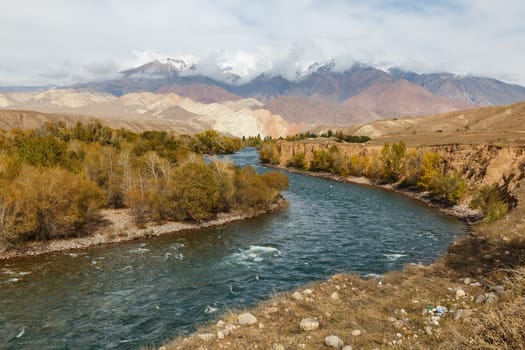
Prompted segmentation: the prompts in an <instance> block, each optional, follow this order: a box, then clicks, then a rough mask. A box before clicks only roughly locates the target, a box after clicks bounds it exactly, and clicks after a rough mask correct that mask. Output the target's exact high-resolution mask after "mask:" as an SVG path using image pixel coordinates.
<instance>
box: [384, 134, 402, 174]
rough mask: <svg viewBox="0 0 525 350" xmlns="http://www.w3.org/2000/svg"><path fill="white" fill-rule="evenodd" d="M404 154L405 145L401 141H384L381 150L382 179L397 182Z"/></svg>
mask: <svg viewBox="0 0 525 350" xmlns="http://www.w3.org/2000/svg"><path fill="white" fill-rule="evenodd" d="M405 155H406V145H405V143H404V142H403V141H399V142H398V143H394V144H392V146H390V145H389V144H388V143H386V144H385V145H384V146H383V149H382V150H381V162H382V163H383V171H382V176H381V177H382V179H383V181H385V182H387V183H393V182H397V181H398V180H399V178H400V175H401V173H402V171H403V161H404V158H405Z"/></svg>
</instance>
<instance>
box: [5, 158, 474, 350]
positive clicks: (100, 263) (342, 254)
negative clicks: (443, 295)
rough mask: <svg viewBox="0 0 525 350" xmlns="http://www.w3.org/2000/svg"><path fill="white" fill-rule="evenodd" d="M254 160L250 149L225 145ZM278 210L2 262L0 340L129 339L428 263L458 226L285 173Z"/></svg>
mask: <svg viewBox="0 0 525 350" xmlns="http://www.w3.org/2000/svg"><path fill="white" fill-rule="evenodd" d="M231 158H232V160H233V161H234V162H235V163H236V164H240V165H254V166H257V167H258V170H259V171H267V169H265V168H263V167H261V166H260V164H259V162H258V160H257V153H256V151H255V150H254V149H245V150H242V151H240V152H238V153H237V154H235V155H233V156H232V157H231ZM288 175H289V177H290V189H289V190H288V191H286V192H284V196H285V198H286V199H287V200H288V201H289V202H290V207H289V208H288V209H287V210H286V211H283V212H278V213H273V214H268V215H265V216H263V217H260V218H255V219H250V220H247V221H244V222H239V223H234V224H230V225H228V226H225V227H220V228H214V229H207V230H202V231H195V232H188V233H182V234H180V233H179V234H174V235H166V236H162V237H156V238H148V239H144V240H143V241H140V242H128V243H122V244H116V245H107V246H101V247H95V248H92V249H88V250H82V251H71V252H59V253H54V254H48V255H44V256H37V257H30V258H23V259H16V260H11V261H9V262H0V349H137V348H139V347H141V346H148V345H158V344H161V343H162V342H163V341H166V340H168V339H170V338H174V337H176V336H177V335H180V334H183V333H187V332H192V331H194V330H195V327H196V326H197V325H199V324H202V323H204V322H206V321H209V320H210V319H213V318H216V317H219V316H220V315H221V313H223V312H227V311H229V310H232V309H234V308H239V307H243V306H249V305H253V304H254V303H257V302H259V301H261V300H264V299H267V298H269V297H271V296H272V295H274V294H275V293H278V292H281V291H285V290H289V289H291V288H294V287H296V286H299V285H302V284H306V283H308V282H311V281H316V280H321V279H326V278H327V277H329V276H330V275H332V274H334V273H338V272H355V273H360V274H363V275H372V276H373V275H374V274H381V273H384V272H385V271H388V270H392V269H399V268H400V267H402V266H403V265H404V264H406V263H429V262H431V261H433V260H435V259H436V258H437V257H438V256H440V255H441V254H443V252H444V251H445V249H446V247H447V245H448V244H449V243H450V242H451V241H452V240H454V239H455V238H456V237H457V236H458V235H461V234H462V233H463V231H464V226H463V225H462V224H461V222H459V221H458V220H456V219H454V218H450V217H447V216H444V215H442V214H440V213H437V212H435V211H432V210H430V209H428V208H426V207H425V206H423V205H421V204H419V203H417V202H415V201H413V200H411V199H408V198H405V197H403V196H401V195H398V194H396V193H392V192H387V191H384V190H381V189H374V188H368V187H363V186H359V185H352V184H344V183H338V182H335V181H331V180H326V179H321V178H316V177H309V176H305V175H300V174H291V173H290V174H288Z"/></svg>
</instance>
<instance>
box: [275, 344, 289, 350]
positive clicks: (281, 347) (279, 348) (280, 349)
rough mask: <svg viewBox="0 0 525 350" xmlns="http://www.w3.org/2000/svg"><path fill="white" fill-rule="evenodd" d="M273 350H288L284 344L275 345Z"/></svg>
mask: <svg viewBox="0 0 525 350" xmlns="http://www.w3.org/2000/svg"><path fill="white" fill-rule="evenodd" d="M272 350H286V348H285V347H284V345H283V344H273V345H272Z"/></svg>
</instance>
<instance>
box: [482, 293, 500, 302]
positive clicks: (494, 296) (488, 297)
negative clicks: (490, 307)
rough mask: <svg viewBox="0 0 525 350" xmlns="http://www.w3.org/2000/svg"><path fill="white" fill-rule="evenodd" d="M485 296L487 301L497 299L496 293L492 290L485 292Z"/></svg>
mask: <svg viewBox="0 0 525 350" xmlns="http://www.w3.org/2000/svg"><path fill="white" fill-rule="evenodd" d="M485 298H486V301H487V303H495V302H496V301H498V299H499V297H498V294H497V293H494V292H490V293H487V294H485Z"/></svg>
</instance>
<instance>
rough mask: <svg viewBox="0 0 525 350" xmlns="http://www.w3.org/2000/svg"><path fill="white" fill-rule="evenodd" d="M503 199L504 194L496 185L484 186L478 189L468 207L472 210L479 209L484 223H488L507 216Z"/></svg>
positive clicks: (506, 208)
mask: <svg viewBox="0 0 525 350" xmlns="http://www.w3.org/2000/svg"><path fill="white" fill-rule="evenodd" d="M504 198H505V196H504V193H503V191H502V190H501V189H500V188H499V186H498V185H497V184H494V185H486V186H483V187H482V188H480V189H479V191H478V193H477V194H476V196H475V197H474V199H473V200H472V202H471V203H470V205H471V207H472V208H474V209H480V210H481V212H482V213H483V216H484V217H485V219H484V221H485V222H486V223H490V222H493V221H496V220H498V219H501V218H502V217H504V216H505V215H507V211H508V206H507V204H506V203H505V201H504Z"/></svg>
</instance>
